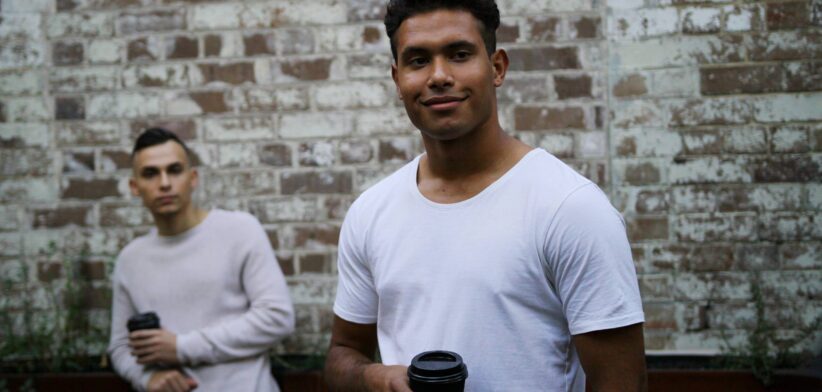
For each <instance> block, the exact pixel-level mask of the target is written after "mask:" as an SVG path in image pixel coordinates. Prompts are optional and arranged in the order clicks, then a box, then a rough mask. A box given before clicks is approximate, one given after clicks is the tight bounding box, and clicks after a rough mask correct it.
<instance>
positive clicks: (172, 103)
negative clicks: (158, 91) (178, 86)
mask: <svg viewBox="0 0 822 392" xmlns="http://www.w3.org/2000/svg"><path fill="white" fill-rule="evenodd" d="M163 105H164V107H165V114H166V115H169V116H193V115H198V114H203V110H202V109H201V108H200V105H198V104H197V102H195V101H194V100H193V99H191V97H190V96H189V95H188V94H186V93H181V92H167V93H165V94H164V95H163Z"/></svg>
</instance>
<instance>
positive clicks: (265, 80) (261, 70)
mask: <svg viewBox="0 0 822 392" xmlns="http://www.w3.org/2000/svg"><path fill="white" fill-rule="evenodd" d="M254 80H255V81H256V82H257V84H258V85H263V86H264V85H269V84H271V81H272V80H273V78H272V76H271V61H269V60H268V59H256V60H254Z"/></svg>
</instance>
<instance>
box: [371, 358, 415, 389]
mask: <svg viewBox="0 0 822 392" xmlns="http://www.w3.org/2000/svg"><path fill="white" fill-rule="evenodd" d="M407 372H408V368H407V367H406V366H400V365H394V366H385V365H380V364H377V363H375V364H373V365H368V366H367V367H366V368H365V372H364V373H363V377H364V378H365V384H366V385H367V386H368V390H369V391H374V392H411V387H410V386H408V373H407Z"/></svg>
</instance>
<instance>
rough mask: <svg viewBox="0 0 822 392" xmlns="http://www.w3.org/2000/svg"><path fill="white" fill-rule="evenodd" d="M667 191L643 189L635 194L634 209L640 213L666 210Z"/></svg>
mask: <svg viewBox="0 0 822 392" xmlns="http://www.w3.org/2000/svg"><path fill="white" fill-rule="evenodd" d="M668 197H669V196H668V191H665V190H649V189H643V190H641V191H639V192H638V193H637V195H636V205H635V206H634V209H635V210H636V212H638V213H640V214H646V213H662V212H667V211H668V204H669V202H668Z"/></svg>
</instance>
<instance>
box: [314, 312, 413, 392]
mask: <svg viewBox="0 0 822 392" xmlns="http://www.w3.org/2000/svg"><path fill="white" fill-rule="evenodd" d="M376 350H377V325H376V324H355V323H351V322H348V321H345V320H343V319H341V318H340V317H338V316H334V325H333V326H332V329H331V345H330V346H329V348H328V356H327V358H326V361H325V380H326V382H328V385H329V387H330V388H331V390H333V391H346V392H355V391H356V392H359V391H386V392H411V389H410V388H409V387H408V376H407V375H406V367H405V366H399V365H397V366H385V365H382V364H379V363H376V362H374V353H375V352H376Z"/></svg>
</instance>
